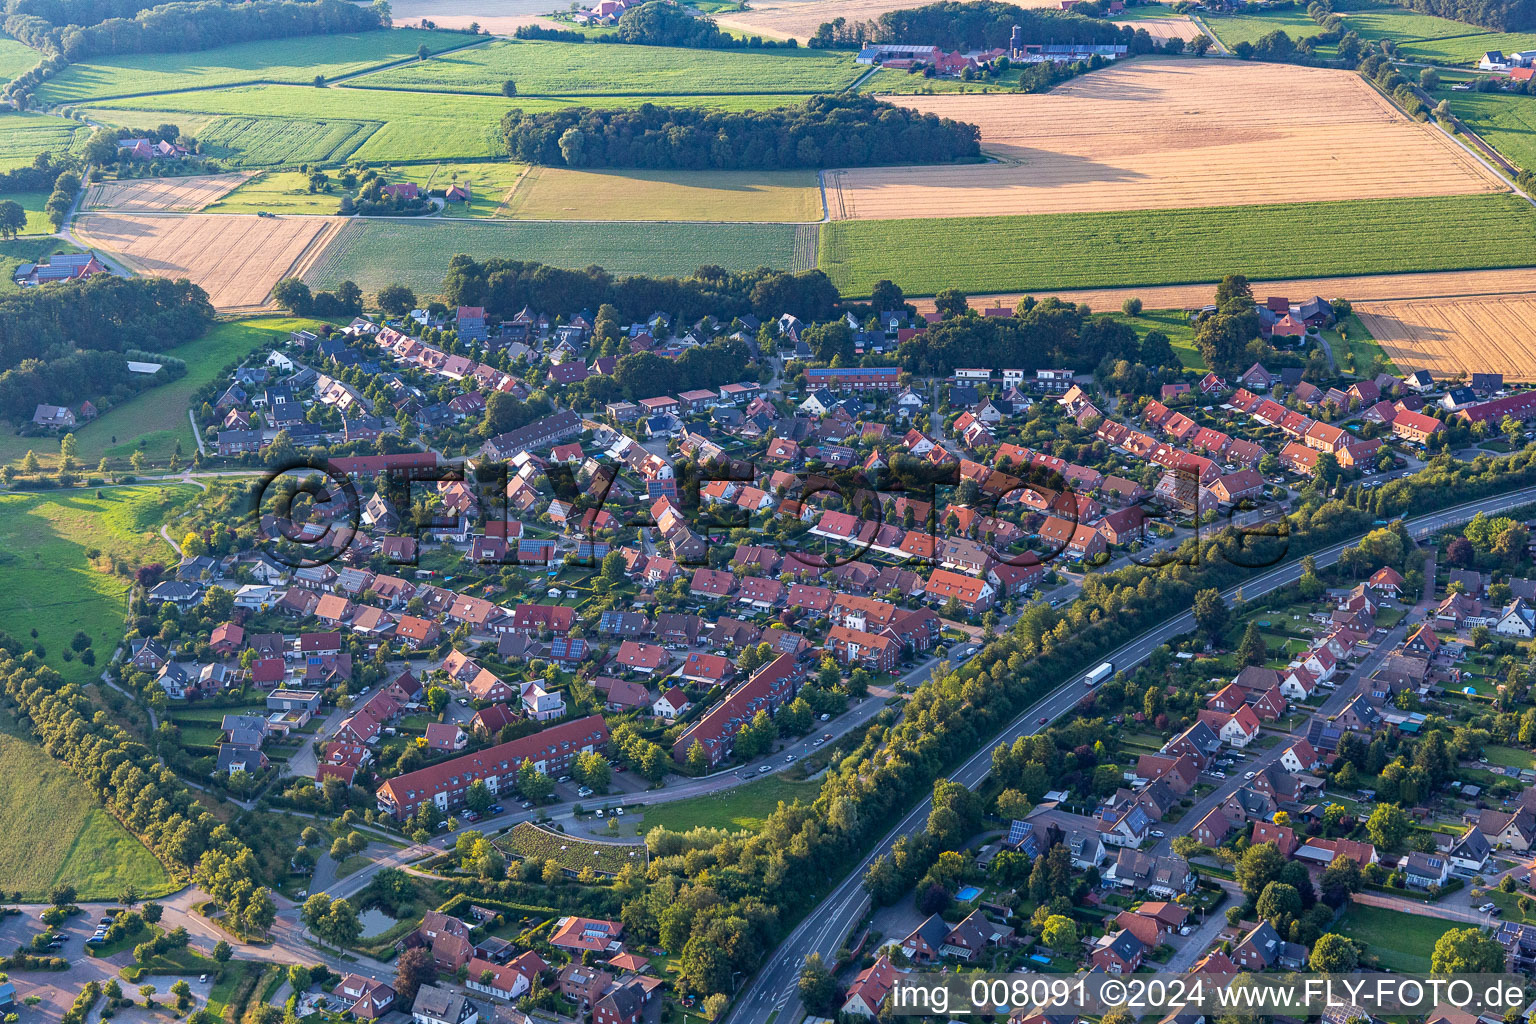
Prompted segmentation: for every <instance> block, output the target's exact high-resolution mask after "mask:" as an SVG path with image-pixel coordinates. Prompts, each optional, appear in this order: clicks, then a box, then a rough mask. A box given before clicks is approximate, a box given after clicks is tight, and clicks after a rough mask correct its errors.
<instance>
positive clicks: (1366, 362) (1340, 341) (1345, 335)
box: [1323, 313, 1400, 377]
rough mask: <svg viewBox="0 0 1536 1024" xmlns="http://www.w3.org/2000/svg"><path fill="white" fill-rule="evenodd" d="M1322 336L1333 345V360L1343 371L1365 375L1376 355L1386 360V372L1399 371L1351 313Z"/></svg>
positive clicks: (1363, 325)
mask: <svg viewBox="0 0 1536 1024" xmlns="http://www.w3.org/2000/svg"><path fill="white" fill-rule="evenodd" d="M1341 335H1342V336H1341ZM1323 337H1325V338H1327V339H1328V344H1329V345H1331V346H1333V358H1334V361H1335V362H1336V363H1337V365H1338V368H1339V369H1340V370H1342V371H1343V372H1345V373H1353V374H1354V375H1355V376H1357V377H1363V376H1365V375H1366V374H1367V373H1368V372H1369V371H1370V368H1371V364H1372V363H1373V362H1374V361H1375V360H1376V358H1377V357H1378V356H1379V357H1380V358H1381V359H1383V360H1385V361H1386V364H1387V372H1388V373H1398V372H1400V371H1399V369H1398V367H1397V364H1395V363H1393V362H1392V357H1391V356H1389V355H1387V353H1386V350H1385V349H1383V348H1382V347H1381V346H1380V345H1379V344H1377V342H1376V339H1375V338H1372V337H1371V332H1370V331H1368V330H1366V329H1365V324H1363V323H1361V322H1360V318H1359V317H1357V316H1355V315H1354V314H1353V313H1351V314H1350V315H1349V316H1347V317H1345V318H1344V320H1343V321H1341V322H1340V323H1338V324H1335V325H1334V327H1333V329H1331V330H1327V331H1324V332H1323Z"/></svg>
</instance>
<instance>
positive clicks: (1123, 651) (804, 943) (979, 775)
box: [727, 487, 1536, 1024]
mask: <svg viewBox="0 0 1536 1024" xmlns="http://www.w3.org/2000/svg"><path fill="white" fill-rule="evenodd" d="M1533 502H1536V487H1530V488H1525V489H1523V490H1519V491H1511V492H1509V493H1506V494H1497V495H1491V496H1489V497H1486V498H1482V499H1479V500H1477V501H1473V502H1468V503H1466V504H1463V505H1458V506H1456V507H1454V508H1449V509H1445V510H1443V511H1440V512H1435V513H1431V514H1429V515H1424V516H1420V517H1418V518H1415V519H1410V520H1407V526H1408V529H1409V532H1410V533H1411V534H1412V535H1413V536H1414V537H1416V538H1418V537H1424V536H1427V535H1428V534H1431V533H1434V532H1435V531H1437V530H1440V529H1442V528H1444V527H1447V526H1454V525H1457V524H1459V523H1464V522H1466V521H1467V520H1469V519H1471V518H1472V517H1473V516H1475V515H1476V514H1477V513H1479V512H1487V513H1494V512H1502V511H1505V510H1507V509H1512V508H1517V507H1519V506H1521V505H1528V504H1531V503H1533ZM1359 540H1360V538H1359V537H1353V538H1351V539H1350V540H1348V541H1345V542H1343V543H1340V544H1335V545H1333V546H1332V547H1329V548H1324V549H1322V550H1319V551H1315V552H1312V553H1311V554H1312V557H1313V558H1314V559H1315V560H1316V562H1317V564H1318V565H1319V566H1327V565H1332V564H1333V563H1335V562H1337V561H1338V559H1339V555H1340V553H1341V552H1343V551H1344V550H1345V549H1346V548H1348V547H1350V546H1352V545H1354V544H1356V543H1358V542H1359ZM1301 563H1302V559H1301V557H1300V556H1298V557H1296V558H1293V559H1290V560H1288V561H1286V562H1283V563H1281V564H1279V565H1277V566H1275V567H1274V568H1271V569H1267V570H1265V571H1263V572H1261V573H1258V574H1257V575H1255V576H1252V577H1250V578H1249V579H1247V580H1244V581H1243V582H1242V583H1241V584H1240V585H1238V586H1235V587H1233V588H1231V589H1230V590H1227V591H1226V592H1224V594H1223V595H1222V596H1223V597H1225V598H1226V599H1227V600H1229V601H1230V600H1231V599H1232V598H1233V597H1235V596H1236V594H1237V593H1238V591H1239V590H1240V591H1242V593H1243V594H1244V596H1246V597H1249V598H1252V597H1259V596H1262V595H1264V594H1267V593H1269V592H1270V591H1273V590H1277V589H1279V588H1280V587H1283V586H1286V585H1287V584H1289V583H1293V582H1295V581H1296V580H1297V579H1299V578H1300V577H1301ZM1194 628H1195V619H1194V614H1193V612H1188V611H1187V612H1183V613H1181V614H1179V615H1176V616H1174V617H1173V618H1170V619H1166V620H1164V621H1163V622H1162V623H1160V624H1159V625H1157V626H1155V627H1153V628H1152V629H1150V630H1148V631H1147V632H1145V633H1143V634H1142V635H1141V636H1139V637H1137V638H1136V639H1134V640H1132V641H1130V642H1129V643H1127V644H1125V645H1124V646H1122V647H1120V648H1119V649H1118V650H1115V651H1112V652H1111V653H1110V654H1109V655H1108V656H1107V657H1106V659H1105V660H1107V661H1110V662H1112V663H1113V664H1114V666H1115V670H1116V671H1122V670H1127V669H1130V668H1132V667H1134V666H1136V665H1138V664H1140V663H1141V662H1142V661H1144V660H1145V659H1146V658H1147V656H1148V655H1149V654H1150V653H1151V652H1152V651H1153V650H1155V649H1156V648H1158V647H1159V646H1161V645H1163V644H1165V643H1167V642H1168V641H1169V640H1170V639H1172V638H1173V637H1175V636H1178V635H1179V634H1181V633H1188V632H1190V631H1191V630H1193V629H1194ZM1086 667H1087V666H1085V668H1086ZM1083 694H1084V687H1083V676H1082V675H1074V676H1072V677H1071V678H1070V679H1068V680H1066V681H1065V682H1063V683H1062V685H1061V686H1059V687H1057V688H1056V689H1055V690H1054V691H1052V692H1051V693H1050V694H1048V695H1047V696H1046V697H1044V698H1042V699H1041V700H1040V701H1038V702H1037V703H1035V704H1034V705H1033V706H1031V707H1030V708H1028V709H1027V710H1026V711H1024V713H1023V714H1021V715H1019V717H1018V718H1016V719H1014V721H1013V722H1012V723H1011V724H1010V725H1009V726H1008V727H1007V728H1006V729H1004V730H1003V731H1002V732H1001V733H999V734H998V735H996V736H994V737H993V738H992V739H990V740H988V741H986V742H985V743H982V744H981V745H980V746H979V747H978V749H977V750H976V752H975V753H974V754H972V755H971V756H970V757H969V758H968V759H967V760H966V761H965V762H964V763H963V764H961V765H960V766H959V767H958V768H956V769H954V770H953V771H951V772H950V773H949V778H950V779H951V780H953V781H956V782H960V783H963V784H964V785H966V786H968V787H970V788H972V789H974V788H976V786H977V785H979V784H980V782H981V781H982V779H983V778H985V777H986V775H987V772H988V771H989V770H990V768H991V764H992V750H993V748H994V747H996V746H997V745H998V744H999V743H1012V742H1013V741H1014V740H1015V739H1017V738H1018V737H1020V736H1028V735H1033V734H1034V733H1038V732H1041V731H1042V730H1044V729H1045V728H1047V725H1044V724H1041V722H1040V720H1041V719H1042V718H1043V719H1045V720H1046V722H1047V723H1049V722H1051V721H1054V720H1055V719H1057V718H1059V717H1061V716H1062V715H1065V714H1066V713H1067V712H1069V711H1070V710H1071V709H1072V708H1073V707H1075V706H1076V705H1077V703H1078V702H1079V701H1080V700H1081V699H1082V697H1083ZM931 809H932V797H931V796H930V797H925V798H924V799H923V800H922V801H920V802H919V803H918V804H917V806H915V807H914V808H912V810H911V811H910V812H909V813H908V814H907V815H906V816H905V817H903V818H902V819H901V820H900V821H899V822H898V823H897V824H896V827H895V828H893V829H892V830H891V831H890V833H889V834H888V835H886V836H885V838H884V839H882V840H881V841H880V842H879V843H878V844H876V846H875V848H874V849H873V850H871V851H870V852H869V854H868V856H866V857H864V859H863V860H861V861H859V862H858V864H857V865H856V866H855V867H854V868H853V869H852V870H851V871H849V872H848V874H847V876H846V877H845V878H844V879H843V880H842V881H841V882H840V883H839V884H838V885H837V886H836V887H835V888H833V890H832V891H831V892H830V893H828V894H827V896H826V897H825V898H824V899H823V900H822V902H821V904H820V905H819V906H817V907H816V908H814V909H813V910H812V911H810V912H809V913H807V914H806V915H805V917H804V918H803V919H802V920H801V922H800V924H799V925H798V926H797V927H796V928H795V929H794V930H793V931H792V932H790V933H789V935H788V936H787V937H786V938H785V939H784V941H783V942H781V943H780V944H779V946H778V948H777V949H775V950H774V951H773V952H772V953H771V954H770V955H769V957H768V959H767V960H766V961H765V963H764V964H763V966H762V967H761V968H760V969H759V970H758V972H757V974H756V975H755V976H754V977H753V978H752V980H751V981H750V982H748V984H747V985H746V987H745V988H743V989H742V991H741V993H740V994H739V996H738V997H737V999H736V1002H735V1004H734V1005H733V1007H732V1009H731V1012H730V1014H729V1015H728V1017H727V1020H728V1022H729V1024H767V1022H768V1019H769V1018H770V1017H774V1018H775V1020H778V1021H782V1022H783V1024H797V1022H798V1021H799V1020H800V1019H801V1017H802V1015H803V1011H802V1009H801V1007H800V1003H799V998H798V992H797V986H798V982H799V976H800V968H801V966H802V965H803V963H804V960H805V958H806V957H807V956H809V955H810V954H812V953H817V954H820V956H821V958H822V960H823V961H824V962H826V963H829V964H830V963H831V962H832V959H833V957H834V956H835V955H836V953H837V950H838V949H839V948H840V947H841V946H842V945H843V942H844V939H846V938H847V937H848V935H849V933H850V932H851V931H852V930H853V928H854V926H855V925H856V924H858V922H859V921H860V920H862V919H863V918H864V915H865V914H866V913H867V912H868V910H869V897H868V895H867V894H866V893H865V892H864V887H863V885H862V879H863V877H864V872H865V871H866V870H867V869H868V867H869V865H870V862H871V861H873V860H874V859H875V858H876V857H877V856H880V855H882V854H887V853H889V852H890V850H891V847H892V846H893V845H894V844H895V842H896V840H897V838H899V837H900V836H903V835H908V834H911V833H915V832H918V831H920V830H922V829H923V828H924V827H925V826H926V824H927V821H928V814H929V812H930V810H931Z"/></svg>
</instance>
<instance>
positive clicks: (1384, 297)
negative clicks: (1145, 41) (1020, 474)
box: [908, 267, 1536, 313]
mask: <svg viewBox="0 0 1536 1024" xmlns="http://www.w3.org/2000/svg"><path fill="white" fill-rule="evenodd" d="M1252 284H1253V294H1254V295H1256V296H1260V297H1263V296H1266V295H1285V296H1288V297H1293V298H1299V297H1302V296H1312V295H1321V296H1322V297H1323V298H1325V299H1333V298H1344V299H1348V300H1350V301H1351V302H1353V303H1356V304H1359V303H1374V302H1383V303H1384V302H1404V301H1408V300H1422V299H1455V298H1468V297H1481V296H1492V297H1500V296H1518V295H1522V294H1525V293H1529V292H1536V267H1530V268H1519V269H1515V270H1451V271H1440V272H1434V273H1427V274H1373V275H1370V276H1366V277H1315V278H1303V279H1294V280H1287V281H1254V282H1252ZM1215 292H1216V285H1215V282H1212V283H1210V284H1177V285H1165V286H1155V287H1148V288H1081V289H1075V290H1072V289H1068V290H1058V291H1042V292H1040V293H1038V294H1039V295H1040V296H1042V297H1043V296H1045V295H1056V296H1060V297H1061V298H1063V299H1067V300H1070V301H1072V302H1086V303H1087V304H1088V305H1089V306H1090V307H1092V308H1093V309H1094V310H1095V311H1097V312H1100V313H1108V312H1113V311H1115V310H1118V309H1119V308H1120V306H1121V304H1122V303H1124V302H1125V300H1126V299H1140V300H1141V301H1142V305H1143V306H1145V307H1146V308H1147V309H1198V308H1200V307H1201V306H1203V305H1205V304H1206V303H1208V302H1210V301H1211V300H1212V298H1213V297H1214V295H1215ZM1022 297H1023V296H1022V294H1021V293H1019V292H1013V293H1010V294H990V295H972V296H970V297H969V302H970V304H971V305H972V306H973V307H975V308H976V309H984V308H986V307H987V306H1010V307H1011V306H1013V305H1014V304H1016V303H1017V302H1018V301H1019V299H1021V298H1022ZM908 301H910V302H911V303H912V304H913V305H914V306H916V307H917V311H918V312H919V313H931V312H933V299H931V298H923V299H909V300H908Z"/></svg>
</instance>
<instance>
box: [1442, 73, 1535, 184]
mask: <svg viewBox="0 0 1536 1024" xmlns="http://www.w3.org/2000/svg"><path fill="white" fill-rule="evenodd" d="M1442 99H1443V100H1449V101H1450V104H1451V113H1453V114H1455V115H1456V116H1457V117H1458V118H1460V119H1461V120H1462V121H1463V122H1464V123H1465V124H1466V126H1467V127H1468V128H1470V129H1472V131H1474V132H1476V133H1477V134H1478V135H1480V136H1482V138H1483V140H1484V141H1485V142H1487V143H1488V145H1490V146H1492V147H1493V148H1494V149H1496V150H1498V151H1499V152H1500V153H1502V154H1503V155H1504V156H1505V157H1506V158H1507V159H1508V160H1509V161H1510V162H1511V163H1513V164H1515V165H1516V166H1517V167H1521V168H1527V169H1529V168H1536V96H1525V95H1516V94H1511V93H1498V92H1452V91H1450V90H1449V89H1440V90H1439V91H1437V92H1436V93H1435V100H1436V101H1437V102H1438V101H1439V100H1442Z"/></svg>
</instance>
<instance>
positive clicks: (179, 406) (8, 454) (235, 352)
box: [0, 317, 313, 469]
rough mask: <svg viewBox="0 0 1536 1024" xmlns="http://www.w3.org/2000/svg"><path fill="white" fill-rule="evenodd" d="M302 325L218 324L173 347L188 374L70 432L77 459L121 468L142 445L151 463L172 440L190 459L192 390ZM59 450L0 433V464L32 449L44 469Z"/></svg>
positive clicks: (166, 453)
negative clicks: (108, 462) (106, 461)
mask: <svg viewBox="0 0 1536 1024" xmlns="http://www.w3.org/2000/svg"><path fill="white" fill-rule="evenodd" d="M301 326H313V325H312V324H311V323H310V322H309V321H300V320H291V319H288V318H286V317H258V318H255V319H251V320H241V321H236V322H233V323H219V324H214V326H213V328H212V329H211V330H209V331H208V333H207V334H204V335H203V336H202V337H201V338H198V339H196V340H194V341H189V342H187V343H186V344H185V345H182V346H181V347H179V348H176V349H172V350H171V351H170V352H169V353H168V354H169V355H174V356H175V357H176V358H177V359H180V360H183V361H184V362H185V363H186V364H187V375H186V376H185V377H182V378H181V379H180V380H174V381H171V382H170V383H169V384H163V385H161V386H160V387H156V388H150V389H149V390H148V391H143V392H140V393H139V394H137V395H135V396H134V397H132V398H130V399H129V400H128V401H126V402H124V403H123V404H122V405H119V406H115V407H113V408H111V409H108V410H107V411H106V412H104V413H102V414H101V416H99V417H98V418H96V419H94V420H92V421H91V422H90V423H87V424H86V425H85V426H83V427H81V428H80V429H79V430H77V431H75V440H76V442H77V443H78V446H79V459H80V461H81V462H82V463H84V464H85V465H86V466H87V468H89V469H94V468H95V466H96V463H97V462H98V461H99V460H100V459H101V457H102V456H104V455H105V456H107V457H108V458H110V459H112V460H114V462H115V464H116V465H117V466H118V467H122V466H124V465H125V464H126V460H127V459H128V457H129V456H131V455H132V454H133V452H134V449H135V448H137V447H139V446H140V445H141V443H142V447H143V451H144V454H145V455H146V456H147V457H148V458H149V459H150V460H151V461H160V460H164V459H168V458H170V455H171V453H172V452H173V451H174V450H175V447H176V444H177V442H180V443H181V451H182V455H183V456H185V457H187V458H190V457H191V455H192V453H193V452H195V451H196V450H197V445H196V443H195V439H194V438H193V436H192V422H191V421H190V420H189V419H188V418H187V402H188V401H189V400H190V398H191V396H192V392H194V391H196V390H197V389H198V388H200V387H202V386H203V385H204V384H206V383H207V382H208V381H210V380H213V379H214V377H216V376H218V375H219V374H220V373H221V372H222V371H223V370H224V368H225V367H226V366H228V365H229V364H230V363H231V362H234V361H235V360H237V359H239V358H240V357H242V356H244V355H245V354H246V353H247V352H250V351H251V350H252V349H254V348H257V347H260V346H263V345H268V344H274V343H276V342H277V341H279V340H281V339H285V338H287V337H288V332H289V331H292V330H295V329H296V328H298V327H301ZM58 447H59V446H58V442H57V441H56V440H54V439H52V438H46V437H17V436H16V435H15V434H13V433H11V432H10V431H9V430H7V431H5V432H4V433H3V434H0V463H6V462H15V461H16V460H18V459H20V458H21V457H22V456H24V455H25V454H26V452H27V450H28V449H33V450H35V451H36V452H37V457H38V458H39V459H41V460H42V462H43V464H44V465H45V466H47V465H50V464H52V463H54V462H55V460H56V457H57V455H58Z"/></svg>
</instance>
